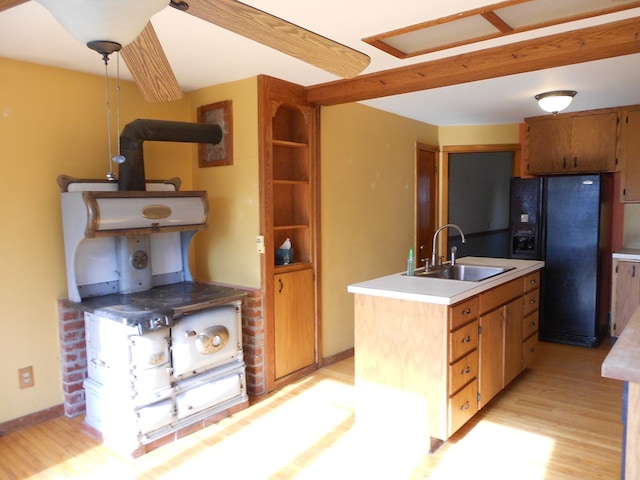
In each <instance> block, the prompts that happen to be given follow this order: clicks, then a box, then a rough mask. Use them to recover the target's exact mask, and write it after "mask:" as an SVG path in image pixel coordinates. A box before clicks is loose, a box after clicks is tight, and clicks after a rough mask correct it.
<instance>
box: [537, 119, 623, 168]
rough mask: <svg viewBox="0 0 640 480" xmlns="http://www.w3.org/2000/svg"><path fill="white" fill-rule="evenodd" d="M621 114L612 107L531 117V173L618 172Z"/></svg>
mask: <svg viewBox="0 0 640 480" xmlns="http://www.w3.org/2000/svg"><path fill="white" fill-rule="evenodd" d="M618 116H619V112H618V111H617V110H615V109H608V110H601V111H590V112H580V113H578V114H575V113H574V114H560V115H554V116H544V117H533V118H527V119H526V123H527V152H526V155H527V173H529V174H530V175H544V174H558V173H586V172H611V171H615V170H616V169H617V155H616V139H617V125H618Z"/></svg>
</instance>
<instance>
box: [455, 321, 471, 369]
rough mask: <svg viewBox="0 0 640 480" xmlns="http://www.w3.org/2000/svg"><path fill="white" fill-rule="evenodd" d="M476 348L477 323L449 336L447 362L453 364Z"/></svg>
mask: <svg viewBox="0 0 640 480" xmlns="http://www.w3.org/2000/svg"><path fill="white" fill-rule="evenodd" d="M476 348H478V321H477V320H474V321H473V322H471V323H469V324H468V325H465V326H464V327H462V328H459V329H458V330H456V331H455V332H452V333H450V334H449V362H450V363H453V362H455V361H456V360H458V359H459V358H462V357H464V356H465V355H466V354H467V353H469V352H470V351H471V350H475V349H476Z"/></svg>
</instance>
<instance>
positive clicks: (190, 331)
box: [184, 330, 198, 338]
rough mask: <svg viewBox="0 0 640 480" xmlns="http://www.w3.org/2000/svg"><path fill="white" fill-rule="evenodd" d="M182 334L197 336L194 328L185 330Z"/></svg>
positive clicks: (188, 336)
mask: <svg viewBox="0 0 640 480" xmlns="http://www.w3.org/2000/svg"><path fill="white" fill-rule="evenodd" d="M184 336H185V337H186V338H192V337H197V336H198V332H196V331H195V330H187V331H186V332H184Z"/></svg>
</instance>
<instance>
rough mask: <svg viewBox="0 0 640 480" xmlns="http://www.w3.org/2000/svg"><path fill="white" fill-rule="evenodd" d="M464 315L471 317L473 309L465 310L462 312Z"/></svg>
mask: <svg viewBox="0 0 640 480" xmlns="http://www.w3.org/2000/svg"><path fill="white" fill-rule="evenodd" d="M462 315H471V309H470V308H465V309H464V310H463V311H462Z"/></svg>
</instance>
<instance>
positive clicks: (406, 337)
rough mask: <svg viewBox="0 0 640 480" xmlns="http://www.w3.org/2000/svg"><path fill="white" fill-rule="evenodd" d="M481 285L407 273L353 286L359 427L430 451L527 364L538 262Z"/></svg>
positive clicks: (490, 261) (533, 341) (492, 262)
mask: <svg viewBox="0 0 640 480" xmlns="http://www.w3.org/2000/svg"><path fill="white" fill-rule="evenodd" d="M458 264H460V265H481V266H498V267H512V269H511V270H508V271H506V272H504V273H501V274H499V275H496V276H494V277H490V278H488V279H486V280H482V281H479V282H468V281H457V280H449V279H436V278H428V277H420V276H406V275H404V274H395V275H388V276H385V277H381V278H377V279H373V280H369V281H365V282H361V283H357V284H353V285H349V287H348V291H349V292H351V293H354V294H355V300H354V301H355V304H354V310H355V322H354V323H355V325H354V326H355V342H354V350H355V392H356V398H355V412H356V413H355V414H356V426H357V427H358V428H359V429H360V430H363V431H365V432H369V434H370V435H376V436H377V438H380V439H381V441H382V440H385V439H386V441H390V442H398V441H401V442H402V443H403V444H406V445H410V446H411V447H412V448H414V449H417V450H421V451H422V452H424V451H429V452H432V451H434V450H435V448H437V446H438V445H440V444H441V443H442V442H443V441H445V440H447V439H448V438H449V437H450V436H451V435H452V434H453V433H454V432H456V431H457V430H458V429H459V428H460V427H462V425H464V424H465V423H466V422H467V421H468V420H469V419H471V418H472V417H473V415H474V414H475V413H477V412H478V410H479V409H480V408H482V407H484V406H485V405H486V404H487V403H488V402H489V401H490V400H491V398H493V397H494V396H495V395H496V394H497V393H498V392H499V391H500V390H502V388H504V387H505V386H506V385H507V384H508V383H509V382H511V381H512V380H513V379H514V378H515V377H516V376H517V375H518V374H519V373H520V372H521V371H522V370H523V369H524V368H526V366H527V365H528V364H529V363H530V361H531V359H532V358H533V354H534V353H535V347H536V345H537V330H538V304H539V283H540V272H539V270H540V269H541V268H542V267H543V266H544V262H541V261H531V260H514V259H499V258H482V257H465V258H462V259H459V260H458Z"/></svg>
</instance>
